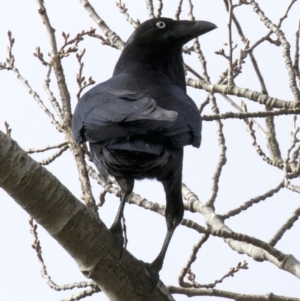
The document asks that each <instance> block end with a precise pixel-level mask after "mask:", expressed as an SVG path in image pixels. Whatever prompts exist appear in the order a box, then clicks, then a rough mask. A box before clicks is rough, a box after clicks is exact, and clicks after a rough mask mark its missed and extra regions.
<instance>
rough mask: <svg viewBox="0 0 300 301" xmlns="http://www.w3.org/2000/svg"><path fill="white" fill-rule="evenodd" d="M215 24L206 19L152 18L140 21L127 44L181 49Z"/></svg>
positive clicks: (211, 28)
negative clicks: (177, 19) (176, 19)
mask: <svg viewBox="0 0 300 301" xmlns="http://www.w3.org/2000/svg"><path fill="white" fill-rule="evenodd" d="M216 27H217V26H216V25H215V24H213V23H210V22H207V21H175V20H172V19H169V18H154V19H150V20H147V21H145V22H144V23H142V24H141V25H140V26H139V27H138V28H137V29H136V30H135V31H134V32H133V33H132V35H131V36H130V37H129V39H128V41H127V45H128V46H129V45H131V44H134V45H135V46H137V47H139V48H142V49H143V50H144V51H147V52H148V51H149V52H152V53H153V52H157V51H166V50H167V49H170V50H172V51H174V49H181V48H182V46H183V45H184V44H185V43H187V42H188V41H190V40H192V39H193V38H196V37H198V36H200V35H202V34H205V33H207V32H209V31H211V30H213V29H215V28H216Z"/></svg>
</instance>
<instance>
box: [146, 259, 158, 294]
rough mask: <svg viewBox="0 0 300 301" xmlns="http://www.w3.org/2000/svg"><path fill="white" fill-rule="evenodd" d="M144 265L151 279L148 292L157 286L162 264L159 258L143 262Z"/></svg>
mask: <svg viewBox="0 0 300 301" xmlns="http://www.w3.org/2000/svg"><path fill="white" fill-rule="evenodd" d="M143 264H144V265H145V267H146V268H147V270H148V272H149V274H150V281H151V284H152V285H151V290H150V291H149V293H151V292H152V291H153V290H154V289H155V288H156V286H157V283H158V281H159V271H160V270H161V268H162V264H161V262H160V260H157V259H156V260H154V261H153V262H152V263H146V262H143Z"/></svg>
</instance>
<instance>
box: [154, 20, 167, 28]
mask: <svg viewBox="0 0 300 301" xmlns="http://www.w3.org/2000/svg"><path fill="white" fill-rule="evenodd" d="M156 27H157V28H159V29H163V28H165V27H166V23H165V22H163V21H158V22H157V23H156Z"/></svg>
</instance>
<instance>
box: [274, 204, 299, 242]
mask: <svg viewBox="0 0 300 301" xmlns="http://www.w3.org/2000/svg"><path fill="white" fill-rule="evenodd" d="M299 216H300V207H299V208H298V209H296V210H295V211H294V212H293V215H292V216H291V217H290V218H289V219H288V220H287V221H286V222H285V223H284V224H283V225H282V226H281V227H280V229H279V230H278V231H277V232H276V233H275V234H274V236H273V237H272V238H271V239H270V241H269V244H270V245H271V246H273V247H274V246H275V245H276V244H277V243H278V241H279V240H280V239H281V238H282V237H283V235H284V234H285V232H286V231H287V230H289V229H291V228H292V227H293V226H294V224H295V222H296V221H297V220H298V219H299Z"/></svg>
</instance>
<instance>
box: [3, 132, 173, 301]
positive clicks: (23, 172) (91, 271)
mask: <svg viewBox="0 0 300 301" xmlns="http://www.w3.org/2000/svg"><path fill="white" fill-rule="evenodd" d="M0 166H1V169H0V187H1V188H3V189H4V190H5V191H6V192H7V193H8V194H9V195H10V196H11V197H12V198H13V199H14V200H15V201H16V202H17V203H18V204H19V205H20V206H21V207H22V208H23V209H24V210H26V211H27V212H28V213H29V214H30V215H31V216H32V217H33V218H34V219H35V220H36V221H37V222H38V223H39V224H40V225H42V226H43V227H44V228H45V229H46V230H47V231H48V233H49V234H50V235H51V236H52V237H53V238H54V239H55V240H57V241H58V242H59V243H60V245H61V246H62V247H63V248H64V249H65V250H66V251H67V252H68V253H69V254H70V255H71V256H72V258H73V259H74V260H75V261H76V263H77V264H78V267H79V269H80V271H81V272H82V273H83V274H84V275H85V276H86V277H88V278H90V279H92V280H93V281H94V282H95V283H96V284H97V285H98V286H99V287H100V288H101V290H102V291H104V292H105V293H106V295H107V296H108V297H109V299H110V300H115V301H118V300H119V301H146V300H149V301H150V300H166V301H167V300H168V301H170V300H174V299H173V298H172V296H171V295H170V294H169V292H168V291H167V289H166V287H165V286H164V285H163V284H162V283H161V282H159V284H158V286H157V287H156V288H155V289H154V290H153V291H152V292H151V293H149V291H150V290H151V287H152V283H151V281H150V279H149V275H148V270H147V269H146V268H145V266H144V265H143V264H142V263H141V262H140V261H139V260H137V259H136V258H134V257H133V256H132V255H131V254H130V253H128V252H127V251H126V250H124V251H123V254H122V257H121V258H120V253H119V251H118V248H116V245H115V240H114V237H113V235H112V234H111V233H110V232H109V231H108V229H107V228H106V226H105V225H104V224H103V223H102V222H101V221H99V220H98V219H97V218H96V217H95V214H94V213H92V211H91V210H89V209H88V208H87V207H86V206H84V205H83V204H82V203H81V202H80V201H78V200H77V199H76V198H75V197H74V196H73V195H72V194H71V193H70V191H69V190H68V189H67V188H66V187H65V186H64V185H63V184H62V183H60V182H59V180H58V179H56V178H55V177H54V176H53V175H52V174H51V173H50V172H48V171H47V170H46V169H45V168H43V167H42V166H41V165H40V164H38V163H37V162H35V161H34V160H33V159H31V158H30V157H29V156H28V155H27V154H26V153H25V152H24V151H23V150H22V149H21V148H20V147H19V146H18V145H17V143H16V142H15V141H13V140H12V139H11V138H10V137H8V136H6V135H5V134H4V133H3V132H1V131H0ZM137 275H138V276H137Z"/></svg>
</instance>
